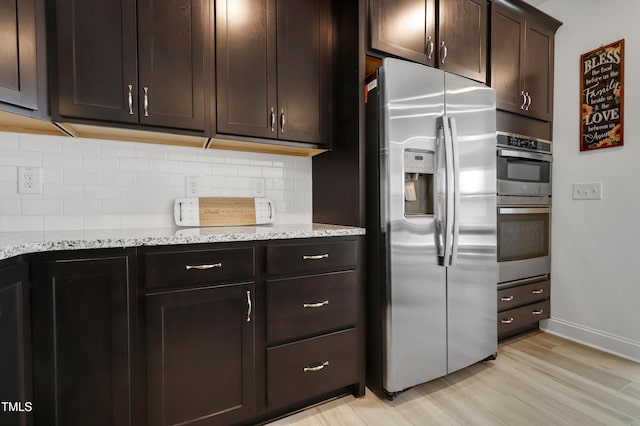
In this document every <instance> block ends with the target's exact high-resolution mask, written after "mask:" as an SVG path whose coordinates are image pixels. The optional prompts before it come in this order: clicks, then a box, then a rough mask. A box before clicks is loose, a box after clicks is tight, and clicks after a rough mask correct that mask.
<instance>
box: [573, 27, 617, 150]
mask: <svg viewBox="0 0 640 426" xmlns="http://www.w3.org/2000/svg"><path fill="white" fill-rule="evenodd" d="M580 65H581V69H580V73H581V75H582V78H581V79H580V93H581V95H580V100H581V102H580V105H581V107H580V151H587V150H591V149H598V148H607V147H612V146H622V145H623V137H622V136H623V132H622V130H623V123H624V121H623V117H624V114H623V104H624V102H623V99H624V96H623V94H624V91H623V89H624V39H623V40H619V41H616V42H615V43H611V44H609V45H607V46H603V47H599V48H597V49H595V50H592V51H591V52H588V53H585V54H584V55H582V56H581V57H580Z"/></svg>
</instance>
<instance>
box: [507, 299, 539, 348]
mask: <svg viewBox="0 0 640 426" xmlns="http://www.w3.org/2000/svg"><path fill="white" fill-rule="evenodd" d="M550 306H551V305H550V303H549V301H548V300H545V301H544V302H539V303H533V304H531V305H527V306H523V307H521V308H516V309H511V310H509V311H504V312H499V313H498V339H501V338H503V337H507V336H510V335H513V334H516V333H517V332H519V331H521V330H524V329H526V328H529V327H530V326H531V325H533V324H536V323H537V322H538V321H540V320H543V319H546V318H549V308H550Z"/></svg>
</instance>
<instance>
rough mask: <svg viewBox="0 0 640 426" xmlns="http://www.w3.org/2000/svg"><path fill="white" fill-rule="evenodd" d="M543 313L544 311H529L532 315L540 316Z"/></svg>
mask: <svg viewBox="0 0 640 426" xmlns="http://www.w3.org/2000/svg"><path fill="white" fill-rule="evenodd" d="M543 312H544V309H538V310H537V311H531V313H532V314H533V315H542V313H543Z"/></svg>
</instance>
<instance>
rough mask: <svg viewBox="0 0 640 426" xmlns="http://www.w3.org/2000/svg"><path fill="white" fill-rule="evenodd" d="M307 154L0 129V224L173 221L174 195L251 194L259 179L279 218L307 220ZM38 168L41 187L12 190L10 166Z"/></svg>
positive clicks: (90, 225)
mask: <svg viewBox="0 0 640 426" xmlns="http://www.w3.org/2000/svg"><path fill="white" fill-rule="evenodd" d="M311 164H312V163H311V159H309V158H295V157H287V156H282V155H276V154H259V153H250V152H235V151H227V150H204V149H202V148H185V147H177V146H166V145H152V144H140V143H134V142H119V141H101V140H96V139H83V138H66V137H52V136H39V135H27V134H16V133H3V132H0V232H8V231H11V230H20V231H25V230H34V231H42V230H46V231H55V230H73V229H77V230H82V229H85V230H86V229H106V228H151V227H158V226H162V227H164V226H174V223H173V202H174V200H175V199H176V198H179V197H184V196H185V182H186V176H197V177H198V179H199V182H200V196H212V197H252V196H253V184H254V181H255V180H256V179H261V180H263V181H264V184H265V195H266V196H267V197H270V198H272V199H274V201H275V202H276V211H277V216H276V221H277V222H278V223H300V222H303V223H308V222H310V221H311V208H312V202H311V200H312V197H311ZM23 165H27V166H35V167H42V169H43V193H42V194H18V192H17V167H18V166H23Z"/></svg>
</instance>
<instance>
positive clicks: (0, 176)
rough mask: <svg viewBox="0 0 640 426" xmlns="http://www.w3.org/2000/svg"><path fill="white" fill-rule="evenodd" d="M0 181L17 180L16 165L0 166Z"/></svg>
mask: <svg viewBox="0 0 640 426" xmlns="http://www.w3.org/2000/svg"><path fill="white" fill-rule="evenodd" d="M0 182H18V167H17V166H0Z"/></svg>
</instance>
